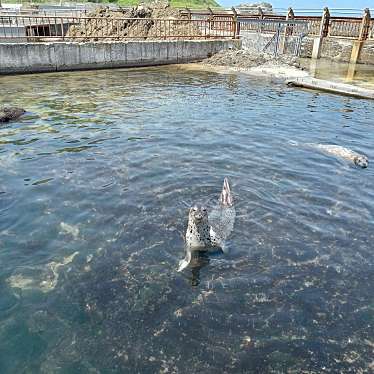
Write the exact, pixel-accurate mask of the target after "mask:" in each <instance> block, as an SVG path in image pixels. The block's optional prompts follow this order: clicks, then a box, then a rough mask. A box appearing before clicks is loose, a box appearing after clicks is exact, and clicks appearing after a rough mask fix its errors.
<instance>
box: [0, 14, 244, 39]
mask: <svg viewBox="0 0 374 374" xmlns="http://www.w3.org/2000/svg"><path fill="white" fill-rule="evenodd" d="M236 29H237V28H236V22H235V21H234V20H233V19H232V18H230V19H219V18H216V19H212V20H190V19H155V18H120V17H118V18H117V17H116V18H114V17H110V18H104V17H62V16H20V15H17V16H1V15H0V40H11V39H13V40H17V39H22V40H26V41H48V40H51V39H53V40H71V41H74V40H77V41H98V40H105V39H107V40H126V39H133V40H134V39H135V40H144V39H209V38H214V39H219V38H235V37H236Z"/></svg>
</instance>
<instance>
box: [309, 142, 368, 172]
mask: <svg viewBox="0 0 374 374" xmlns="http://www.w3.org/2000/svg"><path fill="white" fill-rule="evenodd" d="M310 145H311V146H314V147H315V148H317V149H320V150H321V151H322V152H325V153H328V154H331V155H333V156H337V157H341V158H344V159H345V160H348V161H352V162H353V163H354V164H355V165H357V166H359V167H361V168H367V167H368V166H369V159H368V158H367V157H366V156H365V155H362V154H360V153H357V152H355V151H352V150H351V149H348V148H344V147H342V146H340V145H334V144H310Z"/></svg>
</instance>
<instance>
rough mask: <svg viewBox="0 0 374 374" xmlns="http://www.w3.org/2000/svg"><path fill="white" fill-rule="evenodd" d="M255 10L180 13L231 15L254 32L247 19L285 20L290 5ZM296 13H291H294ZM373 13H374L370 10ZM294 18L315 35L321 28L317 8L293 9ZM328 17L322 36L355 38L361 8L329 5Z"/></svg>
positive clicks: (209, 16) (193, 16) (372, 29)
mask: <svg viewBox="0 0 374 374" xmlns="http://www.w3.org/2000/svg"><path fill="white" fill-rule="evenodd" d="M257 9H258V11H257V13H256V12H255V11H253V10H255V9H253V10H252V12H246V11H245V9H242V8H236V9H235V8H232V10H231V11H230V10H214V11H212V9H208V10H181V13H182V14H186V15H187V14H188V16H189V17H190V18H191V19H205V20H209V19H212V17H218V16H221V17H228V16H230V15H235V16H236V18H235V19H236V20H237V22H238V23H239V26H238V29H240V30H241V31H256V32H257V29H256V25H255V24H251V23H250V22H249V21H250V20H269V21H271V20H274V21H277V20H286V19H287V17H288V15H289V13H290V10H291V8H289V9H288V10H286V9H282V12H279V10H277V9H273V11H272V12H267V13H266V12H265V13H264V12H263V10H261V9H259V8H257ZM296 12H297V13H298V14H294V13H296ZM373 13H374V12H373ZM292 14H294V15H293V18H292V19H294V20H297V21H305V22H307V23H308V30H309V31H308V35H310V36H319V35H320V31H321V22H322V19H323V17H322V14H323V12H322V10H319V9H295V11H293V10H292ZM329 14H331V16H329V20H328V22H327V24H326V31H327V34H326V36H330V37H339V38H348V39H357V38H359V36H360V27H361V22H362V19H363V17H362V10H360V9H343V8H335V9H334V8H331V9H330V10H329ZM264 32H275V29H274V28H273V25H270V26H269V28H268V29H266V28H265V29H264ZM368 39H374V21H373V20H372V21H371V26H370V28H369V34H368Z"/></svg>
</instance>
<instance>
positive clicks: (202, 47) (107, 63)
mask: <svg viewBox="0 0 374 374" xmlns="http://www.w3.org/2000/svg"><path fill="white" fill-rule="evenodd" d="M240 43H241V42H240V41H239V40H232V39H225V40H223V39H220V40H216V39H215V40H175V41H173V40H172V41H170V40H163V41H127V42H87V43H76V42H51V43H14V44H11V43H0V74H16V73H36V72H43V71H45V72H47V71H67V70H83V69H100V68H115V67H135V66H151V65H164V64H175V63H182V62H192V61H198V60H202V59H204V58H207V57H209V56H211V55H213V54H214V53H217V52H219V51H221V50H225V49H230V48H240Z"/></svg>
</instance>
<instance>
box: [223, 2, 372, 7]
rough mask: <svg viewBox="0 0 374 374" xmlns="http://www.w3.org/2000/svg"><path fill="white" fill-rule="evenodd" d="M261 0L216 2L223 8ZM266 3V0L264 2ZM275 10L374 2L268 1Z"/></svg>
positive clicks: (370, 5) (355, 5)
mask: <svg viewBox="0 0 374 374" xmlns="http://www.w3.org/2000/svg"><path fill="white" fill-rule="evenodd" d="M261 1H262V0H259V1H258V0H218V2H219V3H220V4H221V5H223V6H232V5H237V4H240V3H246V4H248V3H254V2H261ZM265 1H268V0H265ZM268 2H269V3H271V4H273V7H275V8H288V7H290V6H291V7H293V8H321V9H322V8H323V7H325V6H328V7H330V8H354V9H364V8H374V0H313V1H311V0H269V1H268Z"/></svg>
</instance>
